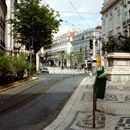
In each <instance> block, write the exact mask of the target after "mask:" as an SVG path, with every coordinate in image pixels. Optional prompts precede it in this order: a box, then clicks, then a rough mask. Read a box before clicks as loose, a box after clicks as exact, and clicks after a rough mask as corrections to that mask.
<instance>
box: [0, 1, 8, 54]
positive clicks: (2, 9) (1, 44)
mask: <svg viewBox="0 0 130 130" xmlns="http://www.w3.org/2000/svg"><path fill="white" fill-rule="evenodd" d="M6 13H7V6H6V3H5V0H0V52H2V51H4V50H5V16H6Z"/></svg>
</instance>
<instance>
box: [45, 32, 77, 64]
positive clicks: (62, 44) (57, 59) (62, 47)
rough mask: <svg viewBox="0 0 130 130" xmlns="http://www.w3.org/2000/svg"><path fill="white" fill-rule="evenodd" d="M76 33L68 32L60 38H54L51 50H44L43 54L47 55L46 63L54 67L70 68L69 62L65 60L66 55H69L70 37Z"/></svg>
mask: <svg viewBox="0 0 130 130" xmlns="http://www.w3.org/2000/svg"><path fill="white" fill-rule="evenodd" d="M77 32H78V31H70V32H68V33H65V34H63V35H61V36H58V37H56V38H55V39H54V40H53V44H52V45H51V48H49V49H47V50H45V52H46V53H47V54H48V62H50V64H52V65H56V66H61V65H63V66H70V62H69V60H68V58H67V55H70V53H71V47H72V45H71V41H72V37H73V36H74V35H75V34H76V33H77Z"/></svg>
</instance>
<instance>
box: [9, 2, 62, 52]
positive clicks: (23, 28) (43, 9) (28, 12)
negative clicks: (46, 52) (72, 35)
mask: <svg viewBox="0 0 130 130" xmlns="http://www.w3.org/2000/svg"><path fill="white" fill-rule="evenodd" d="M40 1H41V0H20V3H17V4H16V6H15V7H16V9H15V11H14V12H13V14H14V18H12V19H9V20H8V21H9V23H10V24H12V26H13V30H12V33H11V34H12V35H13V37H14V39H15V40H16V41H17V42H19V43H22V44H24V45H26V48H27V49H30V47H32V48H33V49H34V52H35V53H36V52H38V51H39V49H40V48H41V47H44V48H46V47H48V46H49V45H50V44H51V43H52V39H53V35H54V33H56V32H57V31H58V27H59V25H60V22H62V20H61V19H60V18H59V17H60V15H59V13H58V12H56V11H54V10H53V9H52V8H50V7H49V6H48V5H46V6H45V5H41V4H40Z"/></svg>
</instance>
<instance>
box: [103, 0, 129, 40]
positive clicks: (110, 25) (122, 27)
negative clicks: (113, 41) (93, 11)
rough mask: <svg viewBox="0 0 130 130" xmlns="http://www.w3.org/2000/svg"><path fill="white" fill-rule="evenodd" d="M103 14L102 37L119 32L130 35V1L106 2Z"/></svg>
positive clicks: (116, 0)
mask: <svg viewBox="0 0 130 130" xmlns="http://www.w3.org/2000/svg"><path fill="white" fill-rule="evenodd" d="M101 14H102V37H103V38H104V39H107V36H108V35H109V34H112V35H116V34H117V33H118V32H121V33H122V34H124V32H126V31H127V32H128V35H130V0H104V3H103V7H102V10H101Z"/></svg>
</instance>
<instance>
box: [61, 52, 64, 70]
mask: <svg viewBox="0 0 130 130" xmlns="http://www.w3.org/2000/svg"><path fill="white" fill-rule="evenodd" d="M63 61H64V51H62V52H61V68H62V69H63V68H64V66H63Z"/></svg>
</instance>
